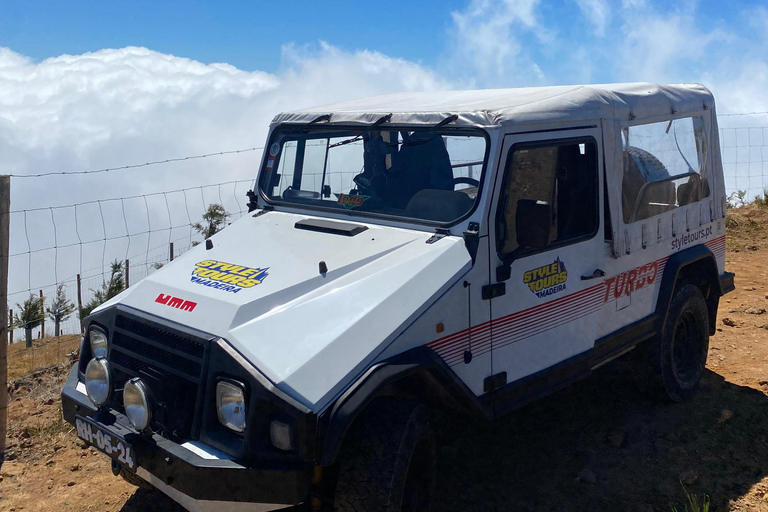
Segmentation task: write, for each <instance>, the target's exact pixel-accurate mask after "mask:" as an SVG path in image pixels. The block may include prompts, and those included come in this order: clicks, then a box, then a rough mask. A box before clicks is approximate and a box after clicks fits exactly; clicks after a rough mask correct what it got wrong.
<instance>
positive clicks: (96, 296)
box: [80, 260, 125, 318]
mask: <svg viewBox="0 0 768 512" xmlns="http://www.w3.org/2000/svg"><path fill="white" fill-rule="evenodd" d="M123 290H125V269H124V268H123V262H122V261H118V260H115V261H113V262H112V268H111V270H110V276H109V281H104V282H103V283H101V289H100V290H93V289H92V290H91V291H92V292H93V298H92V299H91V300H89V301H88V303H87V304H86V305H85V306H83V307H82V308H80V318H85V317H87V316H88V315H90V314H91V311H93V310H94V309H96V308H97V307H99V306H100V305H101V304H103V303H105V302H107V301H108V300H109V299H111V298H112V297H114V296H115V295H117V294H118V293H120V292H122V291H123Z"/></svg>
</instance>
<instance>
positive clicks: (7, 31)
mask: <svg viewBox="0 0 768 512" xmlns="http://www.w3.org/2000/svg"><path fill="white" fill-rule="evenodd" d="M492 4H497V5H498V6H502V7H496V8H494V7H492V6H491V5H492ZM763 5H764V3H763V2H758V1H754V0H753V1H748V0H733V1H729V2H718V1H715V0H702V1H699V2H661V1H657V2H653V1H650V0H648V1H645V0H624V1H623V2H618V1H613V2H611V1H607V0H560V1H548V2H538V1H530V0H520V1H515V0H508V1H506V2H505V1H498V2H487V1H483V0H478V1H472V2H469V1H466V0H445V1H440V2H437V1H433V2H398V3H389V4H387V3H382V2H358V3H350V2H341V1H335V0H332V1H326V2H304V1H297V2H276V1H264V2H244V1H240V2H201V1H196V2H180V1H168V2H150V1H133V2H119V3H117V2H83V1H70V2H60V1H28V2H9V1H2V2H0V46H4V47H7V48H10V49H11V50H13V51H15V52H18V53H20V54H22V55H25V56H27V57H30V58H32V59H34V60H38V61H39V60H43V59H45V58H48V57H56V56H59V55H61V54H71V55H78V54H82V53H86V52H93V51H97V50H101V49H104V48H123V47H126V46H142V47H146V48H149V49H151V50H154V51H157V52H160V53H164V54H171V55H175V56H179V57H188V58H190V59H194V60H197V61H200V62H203V63H208V64H209V63H214V62H226V63H229V64H231V65H233V66H235V67H237V68H239V69H242V70H246V71H254V70H262V71H266V72H269V73H276V72H278V71H279V70H280V69H281V66H282V65H284V62H283V60H282V58H281V55H282V49H283V47H284V46H285V45H288V44H293V45H295V46H297V47H299V48H308V49H313V48H316V46H317V44H318V42H319V41H325V42H327V43H329V44H330V45H333V46H335V47H338V48H340V49H343V50H347V51H355V50H375V51H378V52H381V53H382V54H385V55H387V56H389V57H393V58H400V59H405V60H407V61H410V62H414V63H418V64H420V65H423V66H425V67H428V68H430V69H433V70H435V71H437V72H438V73H440V74H441V75H443V76H446V77H449V78H450V77H451V76H452V75H454V74H455V75H458V76H460V77H461V78H462V79H464V80H469V81H471V82H472V84H473V85H474V86H480V87H483V86H498V85H505V83H506V82H511V84H512V85H521V84H522V85H541V84H544V83H547V84H549V83H574V82H578V81H589V82H608V81H625V80H637V79H647V80H654V79H656V78H655V77H653V76H650V77H647V78H642V77H636V76H629V75H630V73H626V71H624V70H621V69H617V60H619V59H621V58H622V57H621V56H620V55H619V54H618V53H617V51H616V50H617V49H618V48H619V47H620V46H622V41H617V40H616V38H625V37H627V36H628V35H631V34H632V32H633V31H643V30H644V23H649V22H650V20H651V19H659V20H667V21H669V20H674V19H676V18H680V17H682V18H685V20H684V25H685V24H687V25H688V26H687V27H685V30H690V31H693V32H692V33H691V35H693V36H695V35H705V36H711V38H712V39H708V40H709V41H710V43H709V46H708V48H707V51H708V53H710V54H711V55H712V56H714V57H715V58H718V59H724V58H726V55H727V54H729V53H730V52H734V51H736V49H738V48H739V47H740V46H741V43H742V41H745V42H746V41H749V40H753V41H756V42H757V41H759V40H760V39H763V40H764V37H765V33H764V32H765V25H764V24H761V23H759V22H758V23H755V20H756V19H757V20H759V18H760V16H764V13H765V9H764V7H761V6H763ZM504 6H507V7H504ZM529 6H532V9H531V11H532V12H533V16H534V17H535V21H536V24H535V25H533V26H531V25H530V24H527V23H526V22H525V20H522V22H521V18H524V16H525V14H522V15H521V13H524V12H525V11H526V10H528V8H529ZM473 9H475V10H478V11H480V14H479V16H477V17H475V18H472V16H471V15H470V14H469V13H470V12H471V11H472V10H473ZM503 11H506V12H503ZM599 13H603V14H599ZM756 13H763V14H756ZM602 15H604V16H606V19H605V20H604V22H603V24H602V25H601V26H600V27H598V26H597V25H596V24H595V20H596V19H599V17H600V16H602ZM457 16H468V17H469V18H472V19H470V20H469V21H470V26H472V25H474V24H478V23H479V24H482V23H485V24H488V25H492V24H493V19H494V18H495V19H500V18H501V19H503V18H505V16H508V18H507V20H508V22H507V23H506V27H504V26H501V27H497V28H499V30H495V31H494V32H493V35H492V38H496V39H502V40H503V39H505V38H506V37H511V38H512V39H513V40H514V41H515V43H516V44H519V45H520V46H521V49H522V52H521V53H522V54H523V56H524V59H522V60H523V62H521V61H520V59H519V58H518V60H517V62H516V63H515V64H516V66H515V67H516V68H517V69H516V71H517V73H515V76H514V79H513V80H510V79H509V78H510V77H509V74H510V73H513V71H512V70H513V69H514V68H511V67H509V65H507V66H505V71H504V73H501V74H498V73H496V74H494V73H490V74H488V73H486V74H485V75H482V74H481V75H478V74H477V70H473V71H474V73H472V72H471V73H467V72H466V70H465V69H464V65H457V63H456V59H455V56H456V54H457V53H461V48H457V45H462V44H464V41H462V35H461V34H460V33H459V30H457V22H456V19H457V18H456V17H457ZM502 21H503V20H502ZM500 25H504V23H501V24H500ZM492 28H493V27H492ZM598 28H599V30H597V29H598ZM505 29H506V30H507V32H506V34H505ZM649 30H650V29H649ZM663 36H664V35H663V34H662V36H661V37H663ZM625 42H626V41H625ZM684 42H685V41H678V42H677V44H681V43H684ZM697 44H699V43H698V42H697V40H696V39H695V38H692V39H691V45H692V46H695V45H697ZM757 48H758V49H754V48H753V49H747V48H746V47H744V48H741V49H742V50H743V51H741V52H738V53H739V56H740V57H743V56H744V55H745V54H749V53H759V54H761V55H760V56H761V57H762V58H765V57H766V52H765V45H763V51H762V52H761V51H760V50H759V46H758V47H757ZM491 51H492V50H491ZM684 53H685V52H684ZM688 53H690V52H688ZM574 55H576V57H577V59H578V60H576V61H575V63H574V58H575V57H574ZM468 57H469V60H471V55H470V56H468ZM518 57H519V56H518ZM651 57H653V56H651ZM638 58H639V59H644V58H645V56H644V55H638ZM700 58H701V56H700V55H698V56H696V57H694V58H690V57H686V56H685V55H682V56H680V58H679V59H676V62H675V63H674V64H675V66H676V68H677V69H676V71H677V72H676V73H670V74H669V75H671V76H670V78H671V79H678V80H686V79H695V78H698V76H700V75H701V70H697V69H696V65H698V64H700V63H702V62H703V61H701V60H699V59H700ZM464 60H465V61H466V60H467V56H465V58H464ZM584 60H587V61H588V62H589V67H590V71H589V73H585V72H584V68H585V67H587V66H585V64H584ZM525 61H530V62H535V63H536V68H537V69H538V70H540V71H541V72H542V73H543V74H544V76H545V78H544V79H541V77H537V76H534V75H533V74H532V73H531V69H530V68H529V67H526V65H525V64H526V62H525ZM710 62H711V61H710ZM457 68H458V69H457ZM646 74H649V73H646ZM678 77H679V78H678ZM689 77H690V78H689ZM659 78H662V77H659Z"/></svg>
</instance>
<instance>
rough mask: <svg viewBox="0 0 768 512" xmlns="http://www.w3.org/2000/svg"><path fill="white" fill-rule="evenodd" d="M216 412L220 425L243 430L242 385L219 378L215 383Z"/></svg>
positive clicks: (243, 398)
mask: <svg viewBox="0 0 768 512" xmlns="http://www.w3.org/2000/svg"><path fill="white" fill-rule="evenodd" d="M216 412H217V414H218V416H219V421H220V422H221V424H222V425H224V426H225V427H227V428H228V429H230V430H234V431H235V432H239V433H242V432H245V391H244V390H243V388H242V386H239V385H237V384H233V383H232V382H227V381H225V380H220V381H219V382H217V383H216Z"/></svg>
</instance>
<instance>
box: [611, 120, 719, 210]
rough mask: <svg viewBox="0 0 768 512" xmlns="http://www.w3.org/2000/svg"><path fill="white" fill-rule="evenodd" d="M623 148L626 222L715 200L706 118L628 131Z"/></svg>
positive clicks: (623, 200)
mask: <svg viewBox="0 0 768 512" xmlns="http://www.w3.org/2000/svg"><path fill="white" fill-rule="evenodd" d="M622 144H623V159H624V174H623V177H622V209H623V212H624V213H623V216H624V222H625V223H627V224H629V223H632V222H635V221H638V220H643V219H647V218H649V217H653V216H654V215H659V214H661V213H664V212H667V211H670V210H672V209H674V208H677V207H678V206H685V205H687V204H691V203H693V202H696V201H699V200H701V199H702V198H704V197H707V196H709V184H708V180H707V168H706V161H707V158H706V157H707V139H706V136H705V131H704V120H703V118H701V117H689V118H683V119H676V120H674V121H664V122H661V123H650V124H643V125H638V126H630V127H629V128H625V129H624V130H622Z"/></svg>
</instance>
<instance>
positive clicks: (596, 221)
mask: <svg viewBox="0 0 768 512" xmlns="http://www.w3.org/2000/svg"><path fill="white" fill-rule="evenodd" d="M582 143H592V144H594V145H595V156H596V159H595V168H594V189H593V190H594V193H595V208H594V212H593V215H594V217H593V226H594V227H593V229H592V231H590V232H588V233H583V234H581V235H576V236H572V237H569V238H565V239H562V240H557V241H554V242H553V243H550V244H549V245H548V246H547V247H543V248H524V247H517V248H516V249H514V250H513V251H511V252H508V253H504V252H502V248H503V243H502V240H501V237H500V233H499V226H500V223H499V219H500V217H501V216H502V215H503V214H504V211H505V208H504V203H505V202H506V197H508V196H507V195H506V189H507V182H508V180H509V178H510V176H511V174H512V171H511V169H510V166H511V164H512V158H513V155H514V154H515V152H516V151H518V150H520V149H535V148H542V147H549V146H566V145H569V144H582ZM555 183H556V182H555ZM555 186H557V185H555ZM601 195H602V194H601V193H600V144H598V141H597V138H595V137H594V136H593V135H583V136H580V137H569V138H565V139H546V140H537V141H527V142H516V143H514V144H512V146H510V148H509V151H508V152H507V156H506V158H505V163H504V175H503V177H502V181H501V188H500V193H499V198H498V203H497V207H496V214H495V216H494V227H493V229H494V236H495V240H496V253H497V255H498V257H499V259H500V260H501V261H503V262H505V263H511V262H512V261H514V260H517V259H520V258H523V257H526V256H531V255H534V254H540V253H544V252H547V251H550V250H554V249H559V248H562V247H566V246H569V245H573V244H577V243H581V242H586V241H589V240H592V239H593V238H595V236H597V234H598V233H599V232H600V208H601V206H602V204H601V201H602V200H601V199H600V196H601ZM507 206H508V205H507Z"/></svg>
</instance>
